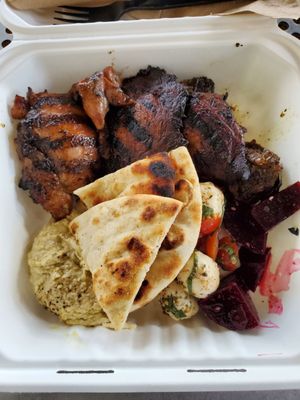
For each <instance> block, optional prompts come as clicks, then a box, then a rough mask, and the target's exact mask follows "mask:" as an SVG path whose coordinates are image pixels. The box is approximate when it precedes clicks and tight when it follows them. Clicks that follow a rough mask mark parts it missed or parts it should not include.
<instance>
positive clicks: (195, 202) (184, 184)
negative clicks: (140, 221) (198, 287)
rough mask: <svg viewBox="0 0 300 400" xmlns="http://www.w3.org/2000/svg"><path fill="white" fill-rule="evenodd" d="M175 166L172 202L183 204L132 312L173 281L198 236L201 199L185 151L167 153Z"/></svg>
mask: <svg viewBox="0 0 300 400" xmlns="http://www.w3.org/2000/svg"><path fill="white" fill-rule="evenodd" d="M169 156H170V157H171V159H172V160H173V162H174V163H175V169H176V190H175V198H177V199H178V200H179V199H180V200H181V201H183V202H184V203H185V205H184V207H183V208H182V210H181V212H180V213H179V214H178V216H177V218H176V220H175V222H174V224H173V225H172V227H171V229H170V231H169V232H168V234H167V237H166V238H165V240H164V242H163V244H162V246H161V248H160V250H159V253H158V255H157V257H156V259H155V261H154V263H153V265H152V266H151V269H150V271H149V272H148V274H147V275H146V278H145V281H144V282H143V285H142V286H141V288H140V290H139V292H138V295H137V297H136V299H135V301H134V304H133V306H132V309H131V311H135V310H137V309H138V308H141V307H143V306H144V305H146V304H147V303H149V302H150V301H151V300H153V299H154V298H155V297H156V296H157V295H158V294H159V293H160V292H161V291H162V290H163V289H164V288H166V287H167V286H168V285H169V284H170V283H171V282H173V281H174V279H175V278H176V276H177V275H178V274H179V272H180V271H181V270H182V268H183V267H184V266H185V264H186V263H187V261H188V260H189V258H190V256H191V255H192V253H193V251H194V249H195V247H196V244H197V241H198V237H199V232H200V226H201V216H202V199H201V191H200V184H199V179H198V175H197V172H196V170H195V167H194V164H193V161H192V159H191V156H190V154H189V152H188V150H187V149H186V148H185V147H179V148H178V149H176V150H173V151H171V152H170V153H169Z"/></svg>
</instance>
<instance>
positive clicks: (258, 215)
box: [251, 182, 300, 232]
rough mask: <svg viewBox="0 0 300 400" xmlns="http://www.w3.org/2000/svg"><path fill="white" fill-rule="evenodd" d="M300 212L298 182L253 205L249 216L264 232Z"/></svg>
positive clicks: (299, 187) (299, 186)
mask: <svg viewBox="0 0 300 400" xmlns="http://www.w3.org/2000/svg"><path fill="white" fill-rule="evenodd" d="M298 210H300V182H296V183H294V184H293V185H291V186H289V187H287V188H286V189H284V190H281V191H280V192H279V193H276V194H274V195H273V196H271V197H269V198H268V199H266V200H263V201H262V202H260V203H258V204H256V205H254V206H253V207H252V210H251V215H252V217H253V219H254V220H255V221H256V223H257V224H258V225H259V226H260V227H261V229H262V230H263V231H264V232H268V231H269V230H270V229H272V228H273V227H274V226H275V225H277V224H279V223H280V222H281V221H284V220H285V219H286V218H288V217H290V216H291V215H292V214H294V213H295V212H296V211H298Z"/></svg>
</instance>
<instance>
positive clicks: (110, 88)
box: [72, 67, 134, 129]
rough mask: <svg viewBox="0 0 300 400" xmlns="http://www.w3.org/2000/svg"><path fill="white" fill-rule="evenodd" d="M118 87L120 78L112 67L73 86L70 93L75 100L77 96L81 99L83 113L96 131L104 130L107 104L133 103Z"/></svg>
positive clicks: (121, 104) (123, 104)
mask: <svg viewBox="0 0 300 400" xmlns="http://www.w3.org/2000/svg"><path fill="white" fill-rule="evenodd" d="M120 85H121V82H120V78H119V76H118V75H117V74H116V72H115V71H114V70H113V68H112V67H106V68H104V70H103V71H101V72H96V73H95V74H93V75H92V76H90V77H89V78H86V79H83V80H82V81H79V82H78V83H75V84H74V85H73V87H72V93H73V95H74V97H75V99H78V96H79V97H80V98H81V100H82V105H83V108H84V111H85V112H86V113H87V115H88V116H89V117H90V118H91V120H92V121H93V124H94V125H95V127H96V128H97V129H103V128H104V124H105V116H106V114H107V113H108V110H109V104H112V105H114V106H125V105H129V104H133V103H134V101H133V100H132V99H130V98H129V97H128V96H126V95H125V93H124V92H123V91H122V89H121V88H120Z"/></svg>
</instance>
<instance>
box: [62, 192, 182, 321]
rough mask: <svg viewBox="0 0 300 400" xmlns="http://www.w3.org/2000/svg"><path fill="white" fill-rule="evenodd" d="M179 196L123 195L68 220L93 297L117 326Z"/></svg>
mask: <svg viewBox="0 0 300 400" xmlns="http://www.w3.org/2000/svg"><path fill="white" fill-rule="evenodd" d="M181 208H182V203H181V202H180V201H177V200H174V199H170V198H164V197H161V196H154V195H144V194H139V195H133V196H124V197H120V198H117V199H114V200H111V201H107V202H104V203H102V204H99V205H97V206H94V207H92V208H90V209H89V210H88V211H86V212H84V213H83V214H81V215H79V216H78V217H76V218H75V219H74V220H73V221H72V222H71V223H70V229H71V231H72V232H73V233H74V235H75V237H76V239H77V240H78V243H79V246H80V248H81V250H82V256H83V259H84V262H85V264H86V265H87V266H88V268H89V269H90V271H91V272H92V275H93V288H94V292H95V294H96V297H97V300H98V302H99V304H100V306H101V307H102V308H103V310H104V312H105V313H106V315H107V316H108V318H109V320H110V321H111V323H112V326H113V327H114V328H115V329H121V328H122V327H123V326H124V324H125V322H126V319H127V316H128V314H129V312H130V309H131V307H132V304H133V301H134V299H135V297H136V294H137V292H138V290H139V289H140V287H141V284H142V282H143V280H144V279H145V276H146V273H147V272H148V270H149V268H150V266H151V265H152V263H153V261H154V260H155V258H156V256H157V253H158V251H159V248H160V246H161V243H162V241H163V239H164V238H165V236H166V234H167V233H168V231H169V229H170V227H171V225H172V224H173V222H174V220H175V218H176V216H177V215H178V213H179V212H180V210H181Z"/></svg>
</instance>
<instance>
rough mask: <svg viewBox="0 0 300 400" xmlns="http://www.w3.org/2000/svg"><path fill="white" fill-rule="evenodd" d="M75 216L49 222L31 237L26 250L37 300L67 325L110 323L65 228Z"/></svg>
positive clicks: (70, 235) (90, 277)
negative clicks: (29, 248) (32, 238)
mask: <svg viewBox="0 0 300 400" xmlns="http://www.w3.org/2000/svg"><path fill="white" fill-rule="evenodd" d="M75 216H76V214H75V215H74V213H72V214H71V215H70V216H69V217H67V218H64V219H62V220H61V221H58V222H53V221H52V222H49V223H48V224H47V225H46V226H44V228H43V229H42V230H41V231H40V233H39V234H38V235H37V236H36V238H35V239H34V242H33V245H32V249H31V250H30V252H29V254H28V264H29V274H30V281H31V284H32V287H33V291H34V293H35V295H36V297H37V299H38V301H39V302H40V304H42V305H43V306H44V307H46V308H47V309H48V310H50V311H52V312H53V313H54V314H56V315H57V316H58V317H59V318H60V319H61V320H62V321H63V322H65V323H66V324H68V325H84V326H96V325H105V326H109V325H110V324H109V320H108V319H107V317H106V315H105V313H104V312H103V310H102V309H101V307H100V305H99V303H98V302H97V300H96V297H95V294H94V292H93V287H92V276H91V273H90V272H89V271H88V270H87V269H86V268H85V265H84V263H83V261H82V258H81V256H80V251H79V248H78V247H77V244H76V241H75V239H74V237H73V236H72V234H71V233H70V231H69V228H68V224H69V223H70V221H71V220H72V219H73V218H74V217H75Z"/></svg>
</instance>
